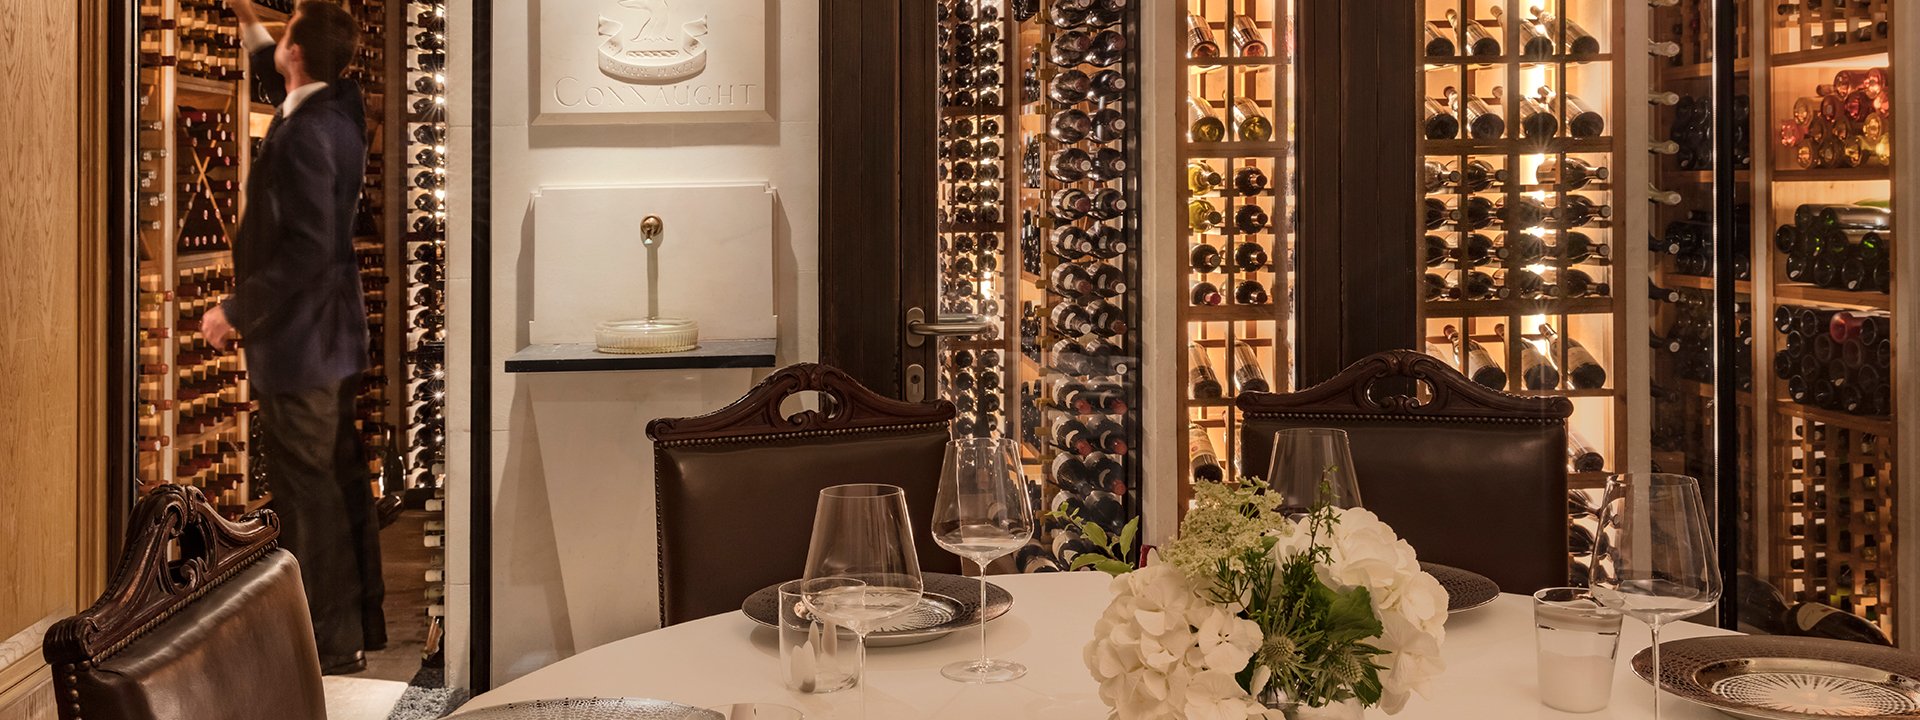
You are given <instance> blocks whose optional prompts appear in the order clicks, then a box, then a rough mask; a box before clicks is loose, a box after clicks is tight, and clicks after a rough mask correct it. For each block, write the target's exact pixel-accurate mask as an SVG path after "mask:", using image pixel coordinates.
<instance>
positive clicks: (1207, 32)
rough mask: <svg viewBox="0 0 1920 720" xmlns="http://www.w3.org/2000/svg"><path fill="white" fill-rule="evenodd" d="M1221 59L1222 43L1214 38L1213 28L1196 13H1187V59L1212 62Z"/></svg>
mask: <svg viewBox="0 0 1920 720" xmlns="http://www.w3.org/2000/svg"><path fill="white" fill-rule="evenodd" d="M1217 57H1220V43H1219V42H1218V41H1216V40H1214V38H1213V26H1212V25H1209V24H1208V23H1207V19H1206V18H1203V17H1200V16H1199V15H1197V14H1195V13H1187V58H1188V59H1193V60H1211V59H1213V58H1217Z"/></svg>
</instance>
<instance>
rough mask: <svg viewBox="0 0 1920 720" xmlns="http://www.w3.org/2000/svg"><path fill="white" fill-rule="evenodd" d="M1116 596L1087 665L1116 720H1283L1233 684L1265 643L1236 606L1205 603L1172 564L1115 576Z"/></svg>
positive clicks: (1104, 616)
mask: <svg viewBox="0 0 1920 720" xmlns="http://www.w3.org/2000/svg"><path fill="white" fill-rule="evenodd" d="M1112 590H1113V596H1114V597H1113V601H1112V602H1111V603H1108V605H1107V609H1106V611H1105V612H1103V613H1101V615H1100V619H1099V620H1098V621H1096V622H1095V623H1094V628H1093V641H1092V642H1089V643H1087V646H1086V648H1085V649H1084V650H1083V652H1082V656H1083V658H1082V659H1083V660H1085V661H1086V664H1087V669H1088V670H1091V671H1092V672H1093V676H1094V679H1096V680H1098V681H1100V699H1101V700H1102V701H1104V702H1105V703H1106V704H1107V706H1108V707H1111V708H1113V709H1114V711H1115V714H1116V715H1117V716H1118V717H1121V718H1176V719H1182V720H1246V719H1247V718H1272V719H1273V720H1279V718H1281V715H1280V713H1279V711H1268V710H1266V709H1265V708H1262V707H1261V706H1260V703H1258V702H1256V701H1255V700H1254V699H1253V698H1252V697H1251V696H1250V695H1248V694H1247V691H1246V690H1245V689H1244V688H1242V687H1240V684H1239V682H1237V681H1235V680H1234V675H1235V674H1236V673H1238V672H1240V671H1241V670H1243V669H1245V668H1246V666H1247V662H1248V661H1250V660H1252V659H1253V653H1254V651H1256V650H1258V649H1259V648H1260V640H1261V637H1260V626H1259V625H1256V624H1254V622H1253V621H1251V620H1247V619H1245V618H1242V617H1240V616H1239V615H1238V608H1235V607H1224V606H1219V605H1214V604H1213V603H1210V602H1208V601H1207V600H1206V599H1205V598H1202V597H1200V595H1199V594H1198V593H1196V592H1194V590H1193V587H1192V585H1191V584H1189V583H1188V582H1187V578H1186V575H1185V574H1183V573H1181V572H1180V571H1179V570H1178V569H1176V568H1174V567H1173V566H1172V565H1167V564H1161V565H1154V566H1151V567H1147V568H1144V569H1141V570H1137V571H1134V572H1131V573H1127V574H1125V575H1122V576H1119V577H1116V578H1114V579H1113V585H1112Z"/></svg>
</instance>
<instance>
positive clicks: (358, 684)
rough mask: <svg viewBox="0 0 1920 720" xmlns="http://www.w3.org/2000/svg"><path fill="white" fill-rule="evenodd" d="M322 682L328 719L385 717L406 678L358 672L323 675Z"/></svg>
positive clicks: (382, 719)
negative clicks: (371, 676) (376, 677)
mask: <svg viewBox="0 0 1920 720" xmlns="http://www.w3.org/2000/svg"><path fill="white" fill-rule="evenodd" d="M323 686H324V687H325V689H326V692H327V719H328V720H387V715H388V714H390V713H392V712H393V705H394V703H396V702H399V701H400V695H401V694H402V693H405V692H406V691H407V684H406V683H405V682H401V681H398V680H373V679H369V678H364V677H359V676H329V677H326V678H323Z"/></svg>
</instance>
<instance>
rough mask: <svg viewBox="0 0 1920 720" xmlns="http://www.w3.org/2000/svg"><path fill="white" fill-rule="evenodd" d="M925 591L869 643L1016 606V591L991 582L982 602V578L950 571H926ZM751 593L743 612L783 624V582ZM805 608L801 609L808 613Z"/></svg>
mask: <svg viewBox="0 0 1920 720" xmlns="http://www.w3.org/2000/svg"><path fill="white" fill-rule="evenodd" d="M920 579H921V581H922V582H923V583H924V584H925V592H924V593H923V594H922V595H921V596H920V606H919V607H917V608H914V609H913V610H911V611H909V612H908V613H907V614H906V615H903V616H901V617H898V618H894V619H893V620H892V621H891V622H889V623H887V625H885V626H883V627H881V628H880V629H878V630H875V631H873V632H872V633H869V634H868V635H867V646H868V647H893V646H896V645H913V644H915V643H923V642H927V641H929V640H935V639H938V638H942V637H945V636H946V635H947V633H950V632H953V631H955V630H962V629H965V628H970V627H973V626H974V625H977V624H980V623H983V622H991V621H992V620H993V619H994V618H997V617H1000V616H1001V615H1005V614H1007V611H1008V610H1011V609H1013V593H1009V592H1007V591H1006V589H1005V588H1002V587H1000V586H999V585H995V584H993V583H991V582H989V583H987V604H986V607H984V608H982V607H981V606H980V579H979V578H970V577H964V576H960V575H948V574H946V573H923V574H922V575H921V577H920ZM784 584H785V583H778V584H774V585H769V586H767V587H765V588H762V589H761V590H760V591H759V592H756V593H754V594H752V595H748V596H747V600H746V602H743V603H741V604H740V612H743V613H746V615H747V617H750V618H753V621H754V622H757V623H760V624H761V625H765V626H767V627H779V624H780V609H779V607H777V606H778V605H779V603H780V585H784ZM805 614H806V611H805V609H802V610H801V615H802V616H803V617H804V616H805Z"/></svg>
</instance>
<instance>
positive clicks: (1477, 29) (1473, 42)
mask: <svg viewBox="0 0 1920 720" xmlns="http://www.w3.org/2000/svg"><path fill="white" fill-rule="evenodd" d="M1447 22H1448V23H1449V24H1451V25H1453V26H1454V27H1456V28H1459V29H1460V46H1461V47H1464V48H1466V49H1467V54H1468V55H1472V56H1474V57H1483V58H1496V57H1499V56H1500V41H1499V40H1496V39H1494V37H1493V34H1492V33H1489V32H1487V29H1486V28H1485V27H1482V26H1481V25H1480V23H1479V22H1478V21H1475V20H1472V19H1464V18H1461V17H1460V13H1459V11H1456V10H1448V11H1447Z"/></svg>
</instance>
